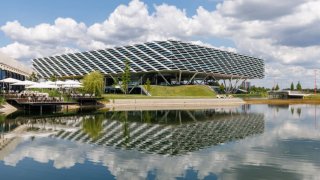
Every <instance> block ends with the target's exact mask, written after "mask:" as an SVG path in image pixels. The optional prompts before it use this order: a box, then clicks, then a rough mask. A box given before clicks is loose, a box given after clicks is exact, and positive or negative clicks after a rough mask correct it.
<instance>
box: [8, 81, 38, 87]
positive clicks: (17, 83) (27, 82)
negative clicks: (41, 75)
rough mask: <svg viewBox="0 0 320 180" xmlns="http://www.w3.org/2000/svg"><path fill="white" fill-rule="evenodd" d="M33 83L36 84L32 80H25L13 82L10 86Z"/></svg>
mask: <svg viewBox="0 0 320 180" xmlns="http://www.w3.org/2000/svg"><path fill="white" fill-rule="evenodd" d="M34 84H37V83H36V82H33V81H28V80H25V81H20V82H16V83H13V84H11V85H12V86H30V85H34Z"/></svg>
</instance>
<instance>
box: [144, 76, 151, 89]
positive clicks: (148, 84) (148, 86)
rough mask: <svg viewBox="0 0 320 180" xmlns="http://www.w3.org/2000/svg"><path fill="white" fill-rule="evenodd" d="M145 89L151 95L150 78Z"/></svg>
mask: <svg viewBox="0 0 320 180" xmlns="http://www.w3.org/2000/svg"><path fill="white" fill-rule="evenodd" d="M145 88H146V90H147V91H148V92H149V93H150V91H151V81H150V79H149V78H147V82H146V85H145Z"/></svg>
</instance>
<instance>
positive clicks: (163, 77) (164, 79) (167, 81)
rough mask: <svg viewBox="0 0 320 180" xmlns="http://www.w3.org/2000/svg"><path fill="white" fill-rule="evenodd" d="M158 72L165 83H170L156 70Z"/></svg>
mask: <svg viewBox="0 0 320 180" xmlns="http://www.w3.org/2000/svg"><path fill="white" fill-rule="evenodd" d="M158 74H160V76H161V77H162V79H163V80H164V81H165V82H166V85H170V83H169V82H168V81H167V79H166V78H165V77H164V76H163V75H162V74H161V72H158Z"/></svg>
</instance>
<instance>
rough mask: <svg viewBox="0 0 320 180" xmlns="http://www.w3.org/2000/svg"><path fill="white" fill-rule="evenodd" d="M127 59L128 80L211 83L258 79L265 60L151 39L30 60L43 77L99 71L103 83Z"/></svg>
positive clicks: (119, 72) (121, 69) (116, 77)
mask: <svg viewBox="0 0 320 180" xmlns="http://www.w3.org/2000/svg"><path fill="white" fill-rule="evenodd" d="M126 61H129V63H130V69H131V80H133V81H134V82H136V83H138V84H141V83H145V82H146V80H147V79H149V80H150V81H151V83H152V84H193V83H202V84H203V83H210V82H214V81H217V80H221V79H223V80H226V79H229V80H236V79H237V80H239V79H242V80H245V79H261V78H263V77H264V61H263V60H262V59H259V58H255V57H250V56H246V55H241V54H237V53H233V52H228V51H223V50H219V49H215V48H209V47H204V46H200V45H195V44H192V43H187V42H181V41H173V40H168V41H153V42H147V43H143V44H135V45H128V46H122V47H115V48H109V49H101V50H92V51H87V52H81V53H80V52H79V53H70V54H62V55H58V56H51V57H43V58H37V59H33V67H34V70H35V71H36V72H37V74H38V75H39V76H40V77H42V78H49V77H51V76H57V77H63V76H83V75H85V74H87V73H90V72H92V71H95V70H98V71H100V72H102V73H103V74H104V75H105V77H106V85H112V84H113V82H114V81H121V75H122V74H123V72H124V68H125V62H126Z"/></svg>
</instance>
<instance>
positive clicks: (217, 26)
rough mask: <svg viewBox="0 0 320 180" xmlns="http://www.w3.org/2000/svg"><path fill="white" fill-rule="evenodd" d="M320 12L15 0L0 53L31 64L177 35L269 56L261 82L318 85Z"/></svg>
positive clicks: (313, 7)
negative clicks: (315, 77) (315, 82)
mask: <svg viewBox="0 0 320 180" xmlns="http://www.w3.org/2000/svg"><path fill="white" fill-rule="evenodd" d="M319 17H320V2H319V1H314V0H290V1H279V0H259V1H257V0H225V1H224V0H154V1H151V0H130V1H129V0H117V1H116V0H104V1H103V0H77V1H75V0H73V1H72V0H54V1H44V0H10V1H3V2H1V6H0V51H1V52H3V53H6V54H8V55H9V56H12V57H13V58H16V59H18V60H20V61H24V62H26V63H30V60H31V59H32V58H36V57H42V56H50V55H55V54H62V53H66V52H75V51H83V50H91V49H99V48H107V47H112V46H118V45H124V44H132V43H141V42H146V41H152V40H164V39H178V40H183V41H192V42H194V43H198V44H202V45H206V46H212V47H216V48H220V49H224V50H229V51H235V52H238V53H241V54H247V55H251V56H256V57H259V58H263V59H264V60H265V62H266V78H265V79H264V80H263V81H261V80H260V81H259V80H258V81H254V83H256V84H257V85H265V84H267V85H268V86H269V87H270V86H272V85H273V84H274V83H273V82H276V83H279V84H280V87H286V86H288V87H289V85H290V83H291V82H294V83H296V82H297V81H301V82H302V85H303V86H304V87H306V86H307V87H312V86H313V83H312V81H311V80H310V79H313V74H314V73H313V69H315V68H318V67H320V61H319V59H320V42H319V41H317V39H320V31H319V29H320V18H319ZM302 75H303V76H302Z"/></svg>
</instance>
